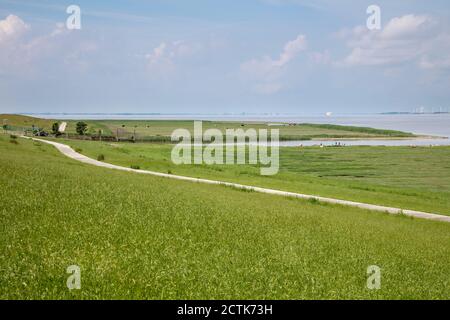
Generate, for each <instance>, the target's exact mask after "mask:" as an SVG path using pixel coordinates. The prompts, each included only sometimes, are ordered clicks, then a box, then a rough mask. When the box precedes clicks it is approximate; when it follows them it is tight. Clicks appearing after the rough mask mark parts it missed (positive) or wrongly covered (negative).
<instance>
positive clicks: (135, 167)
mask: <svg viewBox="0 0 450 320" xmlns="http://www.w3.org/2000/svg"><path fill="white" fill-rule="evenodd" d="M130 168H131V169H135V170H139V169H141V167H140V166H138V165H137V164H132V165H131V166H130Z"/></svg>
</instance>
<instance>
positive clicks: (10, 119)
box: [0, 114, 414, 141]
mask: <svg viewBox="0 0 450 320" xmlns="http://www.w3.org/2000/svg"><path fill="white" fill-rule="evenodd" d="M1 120H3V122H4V123H6V124H8V125H10V126H11V127H12V128H15V129H17V130H22V129H23V128H31V127H32V125H33V124H34V125H35V126H36V127H40V128H42V129H44V130H45V131H47V132H50V131H51V127H52V124H53V123H54V122H61V120H59V121H58V120H46V119H37V118H33V117H27V116H22V115H7V114H0V121H1ZM64 121H66V122H67V129H66V132H67V133H71V134H74V133H75V132H76V131H75V128H76V123H77V122H78V120H64ZM83 121H85V122H86V123H87V124H88V134H90V135H97V134H98V131H99V130H102V134H103V135H104V136H118V137H119V138H122V139H126V138H128V139H129V138H131V137H136V138H137V139H143V140H155V139H160V140H166V141H167V140H169V141H170V135H171V134H172V132H173V131H174V130H175V129H177V128H186V129H188V130H190V131H191V132H193V121H189V120H83ZM210 128H217V129H220V130H221V131H222V132H225V130H226V129H236V128H242V129H244V130H246V129H247V128H253V129H256V130H258V129H268V130H270V129H279V130H280V139H281V140H310V139H332V138H365V139H367V138H383V137H384V138H386V137H389V138H393V137H397V138H407V137H414V135H413V134H411V133H407V132H401V131H395V130H382V129H374V128H364V127H351V126H338V125H329V124H307V123H303V124H295V125H275V126H273V125H272V124H271V123H265V122H222V121H221V122H216V121H203V129H204V130H207V129H210Z"/></svg>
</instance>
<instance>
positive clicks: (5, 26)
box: [0, 14, 29, 44]
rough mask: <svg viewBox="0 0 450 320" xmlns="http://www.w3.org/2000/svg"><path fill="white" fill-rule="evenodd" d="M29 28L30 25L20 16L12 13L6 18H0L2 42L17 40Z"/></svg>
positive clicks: (0, 37)
mask: <svg viewBox="0 0 450 320" xmlns="http://www.w3.org/2000/svg"><path fill="white" fill-rule="evenodd" d="M28 29H29V26H28V25H27V24H26V23H25V22H23V20H22V19H20V18H19V17H18V16H15V15H13V14H10V15H9V16H7V17H6V18H5V19H4V20H0V44H2V43H4V42H6V41H8V40H15V39H17V38H18V37H20V36H21V35H22V34H23V33H25V32H26V31H27V30H28Z"/></svg>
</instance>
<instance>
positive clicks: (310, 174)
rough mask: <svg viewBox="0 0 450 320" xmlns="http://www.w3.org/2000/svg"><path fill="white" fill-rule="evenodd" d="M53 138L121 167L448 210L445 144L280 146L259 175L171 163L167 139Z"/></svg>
mask: <svg viewBox="0 0 450 320" xmlns="http://www.w3.org/2000/svg"><path fill="white" fill-rule="evenodd" d="M58 141H61V142H63V143H67V144H69V145H71V146H72V147H73V148H74V149H77V150H78V151H79V152H81V153H83V154H85V155H87V156H89V157H91V158H94V159H97V158H98V156H99V155H103V156H104V161H105V162H110V163H113V164H117V165H122V166H125V167H135V168H137V167H139V168H140V169H146V170H153V171H158V172H164V173H173V174H178V175H185V176H190V177H197V178H207V179H214V180H221V181H228V182H237V183H242V184H249V185H255V186H261V187H267V188H273V189H279V190H284V191H292V192H299V193H306V194H313V195H320V196H325V197H332V198H338V199H344V200H352V201H360V202H366V203H372V204H379V205H385V206H393V207H399V208H403V209H411V210H420V211H425V212H434V213H440V214H444V215H450V163H449V159H450V147H447V146H443V147H417V148H413V147H382V146H380V147H374V146H366V147H365V146H354V147H325V148H319V147H302V148H300V147H284V148H280V161H279V162H280V170H279V173H278V174H276V175H273V176H262V175H261V174H260V166H259V165H248V164H246V165H225V164H224V165H206V164H203V165H185V164H183V165H175V164H174V163H173V162H172V161H171V150H172V148H173V145H170V144H149V143H115V142H96V141H80V140H63V139H59V140H58Z"/></svg>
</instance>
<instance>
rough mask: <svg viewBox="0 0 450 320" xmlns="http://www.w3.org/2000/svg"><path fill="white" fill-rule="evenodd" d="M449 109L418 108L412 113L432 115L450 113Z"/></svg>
mask: <svg viewBox="0 0 450 320" xmlns="http://www.w3.org/2000/svg"><path fill="white" fill-rule="evenodd" d="M449 110H450V108H449V107H417V108H414V109H413V111H412V113H414V114H426V113H428V114H430V113H450V112H449Z"/></svg>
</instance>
